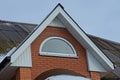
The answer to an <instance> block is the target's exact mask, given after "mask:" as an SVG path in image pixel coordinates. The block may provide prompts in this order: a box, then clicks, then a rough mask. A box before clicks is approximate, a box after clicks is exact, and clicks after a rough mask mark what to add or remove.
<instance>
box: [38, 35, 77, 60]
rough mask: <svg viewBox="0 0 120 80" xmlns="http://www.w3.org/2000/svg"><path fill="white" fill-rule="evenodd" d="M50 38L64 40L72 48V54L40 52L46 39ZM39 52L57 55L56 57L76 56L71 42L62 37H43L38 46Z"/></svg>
mask: <svg viewBox="0 0 120 80" xmlns="http://www.w3.org/2000/svg"><path fill="white" fill-rule="evenodd" d="M50 39H60V40H62V41H64V42H66V43H67V44H68V45H69V46H70V47H71V48H72V51H73V53H74V54H65V53H64V54H63V53H54V52H42V47H43V45H44V44H45V43H46V42H47V41H49V40H50ZM39 54H40V55H46V56H58V57H73V58H77V53H76V51H75V49H74V47H73V46H72V44H71V43H70V42H69V41H67V40H66V39H64V38H62V37H48V38H47V39H45V40H44V41H43V42H42V44H41V46H40V50H39Z"/></svg>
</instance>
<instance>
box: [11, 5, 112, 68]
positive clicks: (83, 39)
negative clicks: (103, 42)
mask: <svg viewBox="0 0 120 80" xmlns="http://www.w3.org/2000/svg"><path fill="white" fill-rule="evenodd" d="M56 17H57V18H58V19H59V21H60V22H61V23H62V25H64V27H65V28H66V29H67V30H68V31H69V32H70V33H71V34H72V35H73V36H74V37H75V38H76V40H78V42H79V43H80V44H82V46H84V47H85V48H86V49H88V50H91V52H93V53H92V54H93V55H94V56H96V59H97V60H98V61H99V62H100V63H101V64H102V65H103V66H104V67H105V68H106V69H107V70H112V69H114V65H113V63H112V62H111V61H110V60H109V59H108V58H107V57H106V56H105V55H104V54H103V52H102V51H101V50H100V49H99V48H98V47H97V46H96V45H95V44H94V43H93V42H92V41H91V40H90V39H89V37H88V36H87V35H86V33H85V32H84V31H83V30H82V29H81V28H80V27H79V25H78V24H77V23H76V22H75V21H74V20H73V19H72V18H71V17H70V15H69V14H68V13H67V12H66V11H65V10H64V8H63V7H62V6H61V4H58V5H57V6H56V7H55V8H54V9H53V10H52V12H51V13H50V14H49V15H48V16H47V17H46V18H45V19H44V20H43V21H42V22H41V24H40V25H38V26H37V28H36V29H35V30H33V32H32V33H31V34H30V35H29V36H28V37H27V38H26V39H25V40H24V41H23V42H22V43H21V45H20V46H19V47H18V48H17V49H16V51H15V52H14V53H13V54H12V56H11V63H13V62H14V61H15V60H16V59H17V58H18V56H20V55H21V54H22V53H23V52H24V50H25V49H26V48H27V47H28V46H30V45H31V43H32V42H33V41H34V40H35V39H36V38H37V37H38V36H39V35H40V34H41V33H42V31H43V30H44V29H45V28H46V27H47V26H48V25H49V24H51V23H52V21H54V20H55V19H57V18H56Z"/></svg>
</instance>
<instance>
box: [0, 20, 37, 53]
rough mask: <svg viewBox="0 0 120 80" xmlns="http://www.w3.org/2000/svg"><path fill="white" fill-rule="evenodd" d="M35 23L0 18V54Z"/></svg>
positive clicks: (19, 41)
mask: <svg viewBox="0 0 120 80" xmlns="http://www.w3.org/2000/svg"><path fill="white" fill-rule="evenodd" d="M35 26H36V25H35V24H26V23H16V22H10V21H3V20H0V54H2V53H7V52H8V51H9V50H10V49H11V48H12V47H14V46H18V44H20V43H21V41H22V40H23V39H24V38H25V37H26V36H27V35H28V34H29V33H30V32H31V31H32V30H33V28H34V27H35Z"/></svg>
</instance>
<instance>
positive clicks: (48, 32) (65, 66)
mask: <svg viewBox="0 0 120 80" xmlns="http://www.w3.org/2000/svg"><path fill="white" fill-rule="evenodd" d="M48 37H62V38H64V39H66V40H68V41H69V42H70V43H71V44H72V45H73V47H74V48H75V50H76V53H77V55H78V58H63V57H52V56H51V57H50V56H40V54H39V49H40V45H41V43H42V42H43V41H44V40H45V39H47V38H48ZM31 52H32V68H29V69H28V70H31V71H28V74H31V76H30V77H31V80H35V79H36V78H37V77H38V76H40V75H41V74H43V73H44V72H47V71H50V70H54V69H57V70H58V71H57V72H56V73H59V70H66V71H67V70H68V73H69V71H72V72H73V73H74V74H75V75H76V74H77V75H83V76H85V77H92V78H93V80H99V79H98V78H99V77H100V75H99V73H96V72H93V73H91V72H89V71H88V65H87V58H86V50H85V49H84V48H83V47H82V46H81V45H80V44H79V42H78V41H77V40H76V39H75V38H74V37H73V36H72V35H71V34H70V33H69V32H68V31H67V29H65V28H56V27H47V28H46V29H45V30H44V31H43V32H42V33H41V34H40V35H39V36H38V37H37V38H36V39H35V40H34V41H33V43H32V44H31ZM20 70H21V71H25V68H23V69H20ZM20 70H19V71H20ZM26 71H27V70H26ZM19 73H20V72H19ZM23 73H25V72H23ZM51 73H53V72H51ZM51 73H46V74H44V75H42V77H44V76H45V75H49V74H51ZM26 74H27V73H26ZM23 75H24V76H25V74H23ZM24 76H23V77H24ZM42 77H41V79H40V80H44V78H42ZM20 80H26V79H20ZM36 80H37V79H36Z"/></svg>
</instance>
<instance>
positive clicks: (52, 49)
mask: <svg viewBox="0 0 120 80" xmlns="http://www.w3.org/2000/svg"><path fill="white" fill-rule="evenodd" d="M40 55H48V56H60V57H77V55H76V51H75V49H74V48H73V46H72V45H71V44H70V43H69V42H68V41H67V40H65V39H63V38H61V37H49V38H47V39H46V40H45V41H43V43H42V44H41V47H40Z"/></svg>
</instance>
